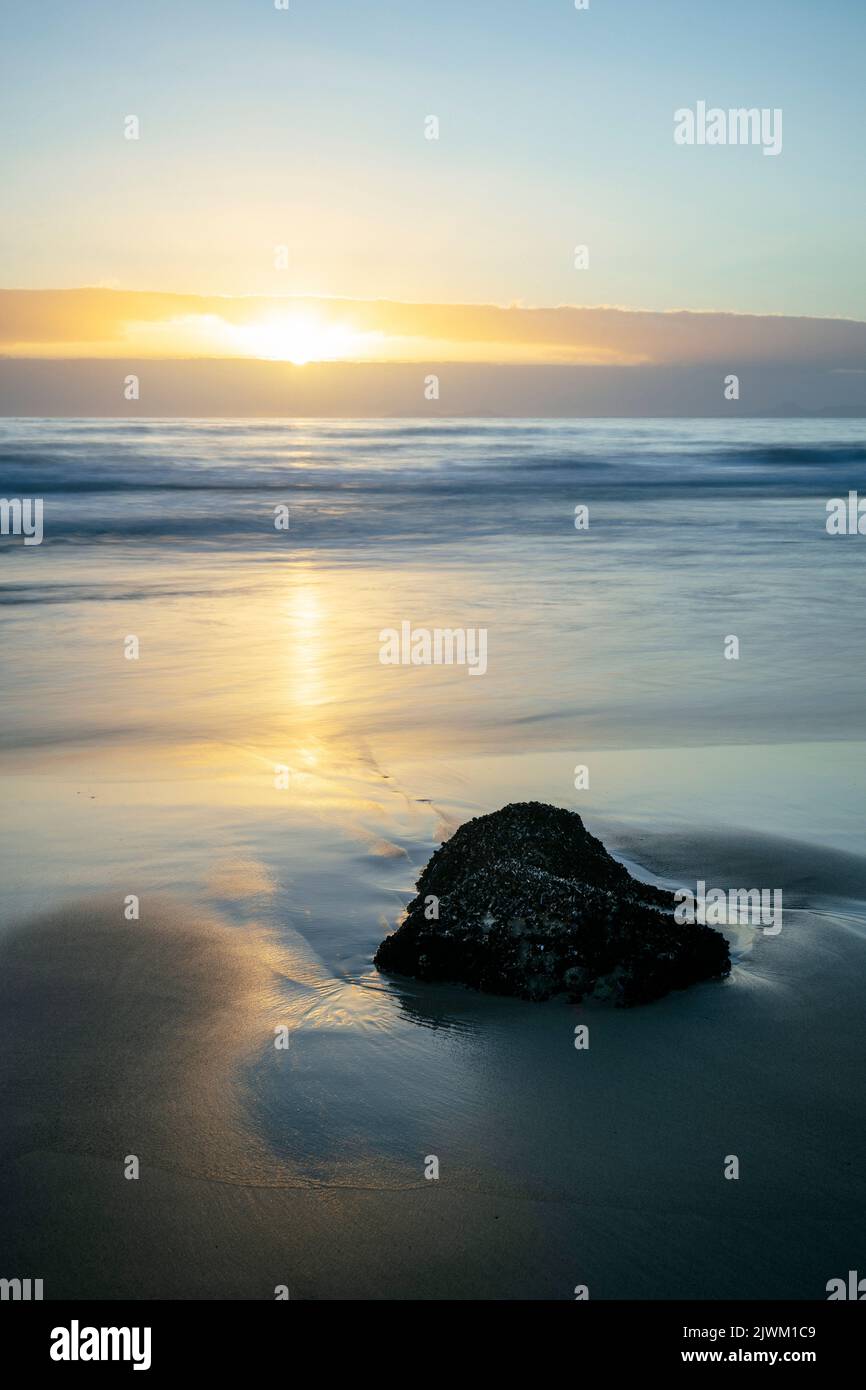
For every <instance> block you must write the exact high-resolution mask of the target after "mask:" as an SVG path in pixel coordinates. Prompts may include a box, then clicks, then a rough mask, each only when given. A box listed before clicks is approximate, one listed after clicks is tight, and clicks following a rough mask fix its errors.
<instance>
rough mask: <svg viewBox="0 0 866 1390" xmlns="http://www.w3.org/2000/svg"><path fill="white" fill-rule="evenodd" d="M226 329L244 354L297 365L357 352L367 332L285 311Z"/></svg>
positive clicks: (308, 315)
mask: <svg viewBox="0 0 866 1390" xmlns="http://www.w3.org/2000/svg"><path fill="white" fill-rule="evenodd" d="M228 332H229V334H230V336H231V339H232V341H233V343H234V345H235V346H236V347H237V349H238V350H239V351H240V352H242V353H243V354H244V355H245V356H249V357H262V358H267V359H270V360H272V361H278V362H293V363H294V364H295V366H297V367H302V366H304V364H305V363H307V362H332V361H334V360H335V359H336V358H342V357H349V356H353V355H354V356H359V355H361V353H362V350H363V347H364V345H365V341H366V339H367V338H368V337H369V336H370V335H369V334H362V333H356V332H354V331H353V330H352V329H351V328H348V327H346V325H345V324H329V323H323V322H322V321H321V319H317V318H315V317H314V316H313V315H312V314H285V315H280V316H275V317H273V318H270V319H264V320H262V321H261V322H259V323H250V324H238V325H231V326H230V327H229V328H228Z"/></svg>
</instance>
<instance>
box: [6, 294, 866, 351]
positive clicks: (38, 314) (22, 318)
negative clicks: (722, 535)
mask: <svg viewBox="0 0 866 1390" xmlns="http://www.w3.org/2000/svg"><path fill="white" fill-rule="evenodd" d="M281 316H291V317H292V318H293V319H296V318H297V317H298V316H300V317H302V318H304V317H306V318H308V319H311V320H312V321H314V322H316V323H318V324H320V325H322V326H323V328H324V330H325V332H327V330H328V326H329V325H339V326H340V327H341V329H342V328H344V327H345V328H346V329H347V331H348V332H349V333H350V335H351V341H350V339H348V338H347V349H346V352H345V354H344V355H345V356H346V357H347V358H352V357H353V356H354V357H357V358H358V359H359V360H365V361H378V362H448V361H454V362H460V361H462V362H474V363H483V362H487V363H494V364H495V363H518V364H519V363H526V364H533V365H540V364H549V365H556V364H564V365H570V364H575V365H577V364H583V365H595V366H620V367H635V366H657V367H664V366H683V367H685V366H689V367H695V366H700V365H702V364H707V365H710V364H718V365H720V366H723V367H725V368H727V369H729V370H731V371H736V370H738V369H742V368H743V367H745V366H747V365H750V364H763V365H765V366H768V367H772V366H779V367H781V366H796V367H799V368H806V369H808V368H809V367H814V368H820V369H823V370H828V369H830V370H847V371H862V370H863V369H864V368H866V323H862V322H859V321H856V320H851V319H819V318H806V317H783V316H773V315H755V314H731V313H714V312H700V313H696V312H693V311H690V310H670V311H666V312H652V311H644V310H635V309H624V308H611V307H604V306H602V307H592V308H587V307H577V306H573V305H561V306H556V307H551V308H531V307H526V306H524V305H509V306H499V305H491V304H412V303H400V302H396V301H389V300H351V299H322V298H292V299H288V298H283V299H281V298H276V297H274V298H267V297H262V296H249V297H241V296H205V295H180V294H161V293H156V292H150V291H131V290H116V289H108V288H92V289H66V290H0V354H2V355H3V356H5V357H19V358H20V357H61V358H62V357H69V358H80V357H86V358H104V357H109V358H111V357H117V358H128V357H129V356H130V355H133V354H134V355H135V356H137V357H151V358H152V357H156V358H162V359H169V358H179V357H188V358H190V357H198V358H200V357H211V358H215V359H216V358H226V357H239V356H250V357H256V356H268V355H271V354H268V353H267V352H264V351H263V352H258V351H257V350H256V343H257V341H258V336H257V332H258V331H260V332H261V334H262V335H263V340H264V341H267V338H268V333H269V332H270V330H271V329H272V326H273V324H274V323H275V322H277V323H278V322H280V319H281ZM238 330H242V331H240V332H239V331H238ZM352 342H354V343H355V344H356V345H357V346H356V348H355V349H354V350H353V347H352ZM239 344H242V345H244V346H245V348H246V350H245V351H244V350H242V351H239V347H238V345H239Z"/></svg>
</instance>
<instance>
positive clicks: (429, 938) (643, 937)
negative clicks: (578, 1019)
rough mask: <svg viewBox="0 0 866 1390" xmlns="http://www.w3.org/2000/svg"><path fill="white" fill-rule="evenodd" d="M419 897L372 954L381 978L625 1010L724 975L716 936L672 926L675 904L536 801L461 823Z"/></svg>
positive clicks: (573, 819)
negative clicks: (433, 914) (433, 907)
mask: <svg viewBox="0 0 866 1390" xmlns="http://www.w3.org/2000/svg"><path fill="white" fill-rule="evenodd" d="M416 886H417V890H418V895H417V897H415V898H414V899H413V900H412V902H411V903H410V904H409V907H408V909H407V911H406V917H405V919H404V920H403V922H402V923H401V925H400V926H399V927H398V928H397V930H396V931H395V932H394V933H393V934H392V935H391V936H389V937H387V938H386V939H385V940H384V941H383V942H382V944H381V946H380V947H379V949H378V951H377V952H376V956H375V964H376V965H377V966H378V967H379V969H380V970H384V971H392V972H394V973H396V974H400V975H411V976H414V977H415V978H417V979H420V980H450V981H455V982H461V983H463V984H467V985H471V986H472V987H473V988H474V989H479V990H484V991H485V992H487V993H490V994H510V995H517V996H519V997H520V998H523V999H548V998H549V997H550V996H551V995H553V994H562V993H565V994H568V995H569V996H570V997H571V998H572V999H581V998H583V997H584V996H592V997H594V998H599V999H611V1000H612V1001H613V1002H614V1003H615V1004H617V1005H620V1006H629V1005H632V1004H642V1003H646V1002H648V1001H649V1000H651V999H658V998H660V997H661V996H662V995H663V994H667V993H668V991H669V990H672V989H684V988H685V986H686V985H690V984H694V983H695V982H697V981H698V980H711V979H721V978H723V977H724V976H725V975H727V974H728V972H729V971H730V968H731V962H730V956H729V954H728V943H727V941H726V940H725V938H724V936H722V934H721V932H718V931H715V930H714V929H713V928H712V927H706V926H700V925H690V924H686V925H681V924H679V923H677V922H675V921H674V916H673V907H674V898H673V894H672V893H668V892H667V891H666V890H664V889H661V888H654V887H652V886H651V885H649V884H646V883H639V882H638V881H637V879H635V878H632V876H631V874H630V873H629V872H628V870H627V869H626V868H624V867H623V865H622V864H619V863H617V861H616V860H615V859H613V858H611V856H610V855H609V854H608V852H607V850H606V849H605V847H604V845H603V844H602V843H601V841H600V840H597V839H595V837H594V836H593V835H590V833H589V831H588V830H587V829H586V827H585V826H584V824H583V821H582V820H581V818H580V816H579V815H577V813H576V812H574V811H564V810H561V809H559V808H558V807H556V806H546V805H544V804H542V803H541V802H538V801H526V802H515V803H513V804H512V805H510V806H505V807H503V808H502V810H501V811H494V812H493V813H492V814H491V815H488V816H478V817H477V818H476V819H475V820H471V821H467V823H466V824H465V825H462V826H461V827H460V829H459V830H458V831H457V832H456V834H455V835H454V836H453V837H452V838H451V839H450V840H448V841H447V842H446V843H445V844H444V845H442V846H440V848H439V849H437V850H436V853H435V854H434V855H433V857H432V858H431V860H430V862H429V864H428V865H427V867H426V869H425V870H424V872H423V873H422V875H421V877H420V878H419V880H418V883H417V885H416ZM431 898H435V899H438V920H436V919H431V918H430V917H429V916H428V915H426V912H425V909H426V911H427V912H429V900H430V899H431Z"/></svg>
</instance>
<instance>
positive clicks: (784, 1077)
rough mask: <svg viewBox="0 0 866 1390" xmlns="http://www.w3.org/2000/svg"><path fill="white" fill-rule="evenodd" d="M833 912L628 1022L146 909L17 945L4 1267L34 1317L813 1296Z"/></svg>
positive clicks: (47, 922)
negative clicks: (42, 1310) (129, 1171)
mask: <svg viewBox="0 0 866 1390" xmlns="http://www.w3.org/2000/svg"><path fill="white" fill-rule="evenodd" d="M661 844H662V842H661V841H659V846H658V848H659V855H658V857H659V861H660V862H661V860H663V859H664V857H665V856H664V854H663V853H662V852H661ZM693 848H694V850H695V861H694V862H695V863H697V862H706V861H705V856H704V853H703V850H702V847H701V846H700V844H699V843H698V845H697V846H696V847H693ZM644 849H646V846H644ZM668 852H669V853H674V854H676V856H677V857H678V860H679V862H684V859H683V856H684V855H685V853H686V847H685V846H684V844H683V843H682V841H680V842H679V843H678V844H670V845H669V847H668ZM766 852H767V849H766V846H764V853H765V854H766ZM720 853H721V852H720ZM752 853H753V856H758V857H760V854H761V847H760V845H757V846H756V845H753V848H752ZM771 858H772V860H773V862H774V863H776V864H778V862H779V854H778V847H777V846H775V845H774V846H772V847H771ZM755 862H757V861H756V860H755V859H754V858H753V863H755ZM717 867H718V868H719V871H720V872H723V871H725V870H727V871H728V873H731V872H733V868H732V865H731V864H730V862H729V863H727V864H726V863H724V862H723V860H722V859H721V858H720V859H719V861H718V865H717ZM847 907H848V908H852V909H853V912H848V911H846V905H844V904H841V903H840V901H839V900H830V899H828V901H827V904H826V905H825V909H824V910H823V912H822V913H821V912H816V911H815V910H814V908H809V909H801V910H798V911H796V912H792V913H791V914H790V915H789V916H788V917H787V918H786V922H785V927H784V930H783V932H782V934H781V935H780V936H779V937H778V938H775V939H772V940H771V939H767V938H762V937H758V938H756V939H755V941H754V944H753V945H752V946H751V947H750V948H749V949H747V950H746V951H745V952H744V953H742V954H741V956H740V959H739V962H738V964H737V966H736V967H735V969H734V972H733V974H732V977H731V979H730V980H729V981H728V982H726V983H724V984H714V985H706V986H700V987H698V988H695V989H692V990H690V991H688V992H686V993H683V994H680V995H676V996H671V997H669V998H667V999H665V1000H662V1001H660V1002H659V1003H657V1004H654V1005H651V1006H648V1007H644V1008H639V1009H635V1010H631V1011H617V1010H609V1009H606V1008H602V1007H593V1006H589V1007H582V1008H578V1009H576V1008H574V1007H572V1006H569V1005H567V1004H565V1003H563V1002H561V1001H553V1002H551V1003H549V1004H546V1005H532V1004H526V1003H522V1002H520V1001H511V1000H501V999H494V998H487V997H482V996H477V995H474V994H472V993H470V992H467V991H464V990H462V989H459V988H449V987H442V986H439V987H436V986H422V985H420V984H417V983H414V982H411V981H397V980H387V979H384V978H383V977H380V976H378V975H376V974H375V972H372V971H371V970H369V969H368V970H364V971H361V972H359V973H358V974H357V975H355V976H354V977H351V976H350V977H349V978H340V976H339V974H337V973H335V972H334V971H332V970H329V969H328V968H327V967H326V966H325V965H324V963H323V962H322V961H321V958H320V959H319V961H318V963H317V959H316V955H315V952H311V951H310V950H309V948H308V947H305V946H304V943H303V941H299V942H298V946H297V950H296V951H294V952H293V949H292V946H291V941H289V942H288V944H284V945H282V946H280V947H279V948H278V947H276V946H275V944H274V941H273V938H272V937H271V936H269V935H268V934H267V933H265V932H263V931H262V930H260V929H257V928H255V927H250V926H247V927H239V926H238V925H237V924H229V923H228V922H224V921H221V920H220V917H219V915H218V914H215V913H214V912H209V913H202V912H201V911H199V912H196V911H195V910H194V909H193V908H192V907H191V906H190V905H189V904H183V903H179V902H171V901H167V900H166V901H160V902H159V904H158V906H157V907H156V908H155V909H154V908H153V906H152V907H151V909H150V910H149V919H148V920H147V921H146V922H145V921H142V922H138V923H127V922H124V921H122V920H119V913H118V909H117V903H116V902H115V901H112V902H110V903H108V902H106V901H105V900H95V901H94V900H92V901H90V902H87V903H81V904H79V905H78V906H77V907H76V908H74V909H65V910H62V911H58V912H56V913H53V914H51V915H49V916H47V917H42V918H39V919H36V920H30V921H29V922H27V923H25V924H23V925H22V926H21V927H20V928H18V929H15V930H12V931H6V932H5V933H4V934H3V935H2V936H0V967H2V970H0V979H2V985H0V1018H2V1028H3V1038H2V1042H3V1046H2V1057H3V1072H2V1084H0V1108H2V1116H0V1121H2V1123H0V1133H2V1135H3V1139H2V1191H3V1199H2V1205H0V1237H2V1247H3V1250H4V1259H5V1263H6V1264H7V1265H9V1266H10V1269H14V1270H15V1271H16V1272H20V1274H21V1275H22V1276H26V1275H28V1274H29V1275H31V1276H33V1277H41V1278H44V1279H45V1288H46V1297H48V1298H51V1297H55V1298H60V1297H84V1298H97V1297H109V1298H119V1297H135V1298H157V1297H169V1298H273V1296H274V1290H275V1288H276V1286H277V1285H280V1284H286V1285H288V1287H289V1289H290V1292H291V1296H292V1297H295V1298H360V1299H370V1298H447V1297H454V1298H497V1299H508V1298H569V1297H571V1296H573V1295H572V1290H573V1288H574V1285H576V1284H578V1283H586V1284H588V1285H589V1288H590V1296H591V1297H598V1298H612V1297H635V1298H673V1297H692V1298H695V1297H697V1298H723V1297H745V1298H755V1299H760V1298H807V1299H808V1298H821V1297H823V1296H825V1295H824V1285H825V1284H826V1281H827V1280H828V1279H830V1278H832V1277H834V1276H835V1275H837V1274H839V1273H844V1271H845V1270H847V1269H848V1268H849V1267H854V1266H855V1265H856V1261H857V1258H858V1248H857V1240H858V1229H859V1228H860V1224H861V1223H860V1218H861V1217H862V1215H863V1213H864V1211H866V1187H864V1176H863V1175H864V1173H866V1138H864V1128H863V1124H862V1111H863V1100H862V1086H861V1084H860V1078H861V1075H862V1058H863V1055H864V1047H866V1019H864V1012H863V1009H862V990H861V987H860V983H859V982H860V980H862V978H863V971H864V968H866V958H864V953H866V935H864V934H863V925H862V921H863V919H862V912H863V904H862V902H860V903H859V904H858V903H857V902H856V901H854V902H849V903H848V904H847ZM858 914H861V915H860V916H858ZM376 935H377V933H376V932H375V929H373V930H371V932H370V936H369V947H370V949H371V950H372V948H373V945H374V942H375V938H376ZM275 1020H276V1021H280V1020H283V1021H285V1022H286V1023H287V1024H288V1025H289V1026H290V1028H291V1030H292V1031H291V1043H290V1048H289V1051H288V1052H286V1053H277V1052H276V1051H275V1049H274V1047H273V1029H274V1023H275ZM577 1021H581V1022H586V1023H588V1024H589V1026H590V1039H591V1041H590V1048H589V1050H588V1051H587V1052H579V1051H576V1050H575V1049H574V1047H573V1030H574V1026H575V1023H576V1022H577ZM128 1154H136V1155H138V1157H139V1159H140V1162H141V1176H140V1178H139V1179H138V1180H137V1181H129V1180H127V1179H125V1178H124V1176H123V1164H124V1159H125V1156H126V1155H128ZM429 1154H435V1155H437V1157H438V1158H439V1161H440V1178H439V1180H438V1181H427V1180H425V1178H424V1176H423V1173H424V1161H425V1159H426V1157H427V1155H429ZM731 1154H735V1155H737V1157H738V1158H739V1161H740V1174H741V1175H740V1178H739V1180H738V1181H736V1182H733V1181H728V1180H725V1178H724V1176H723V1168H724V1164H725V1160H726V1157H727V1156H728V1155H731Z"/></svg>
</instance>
